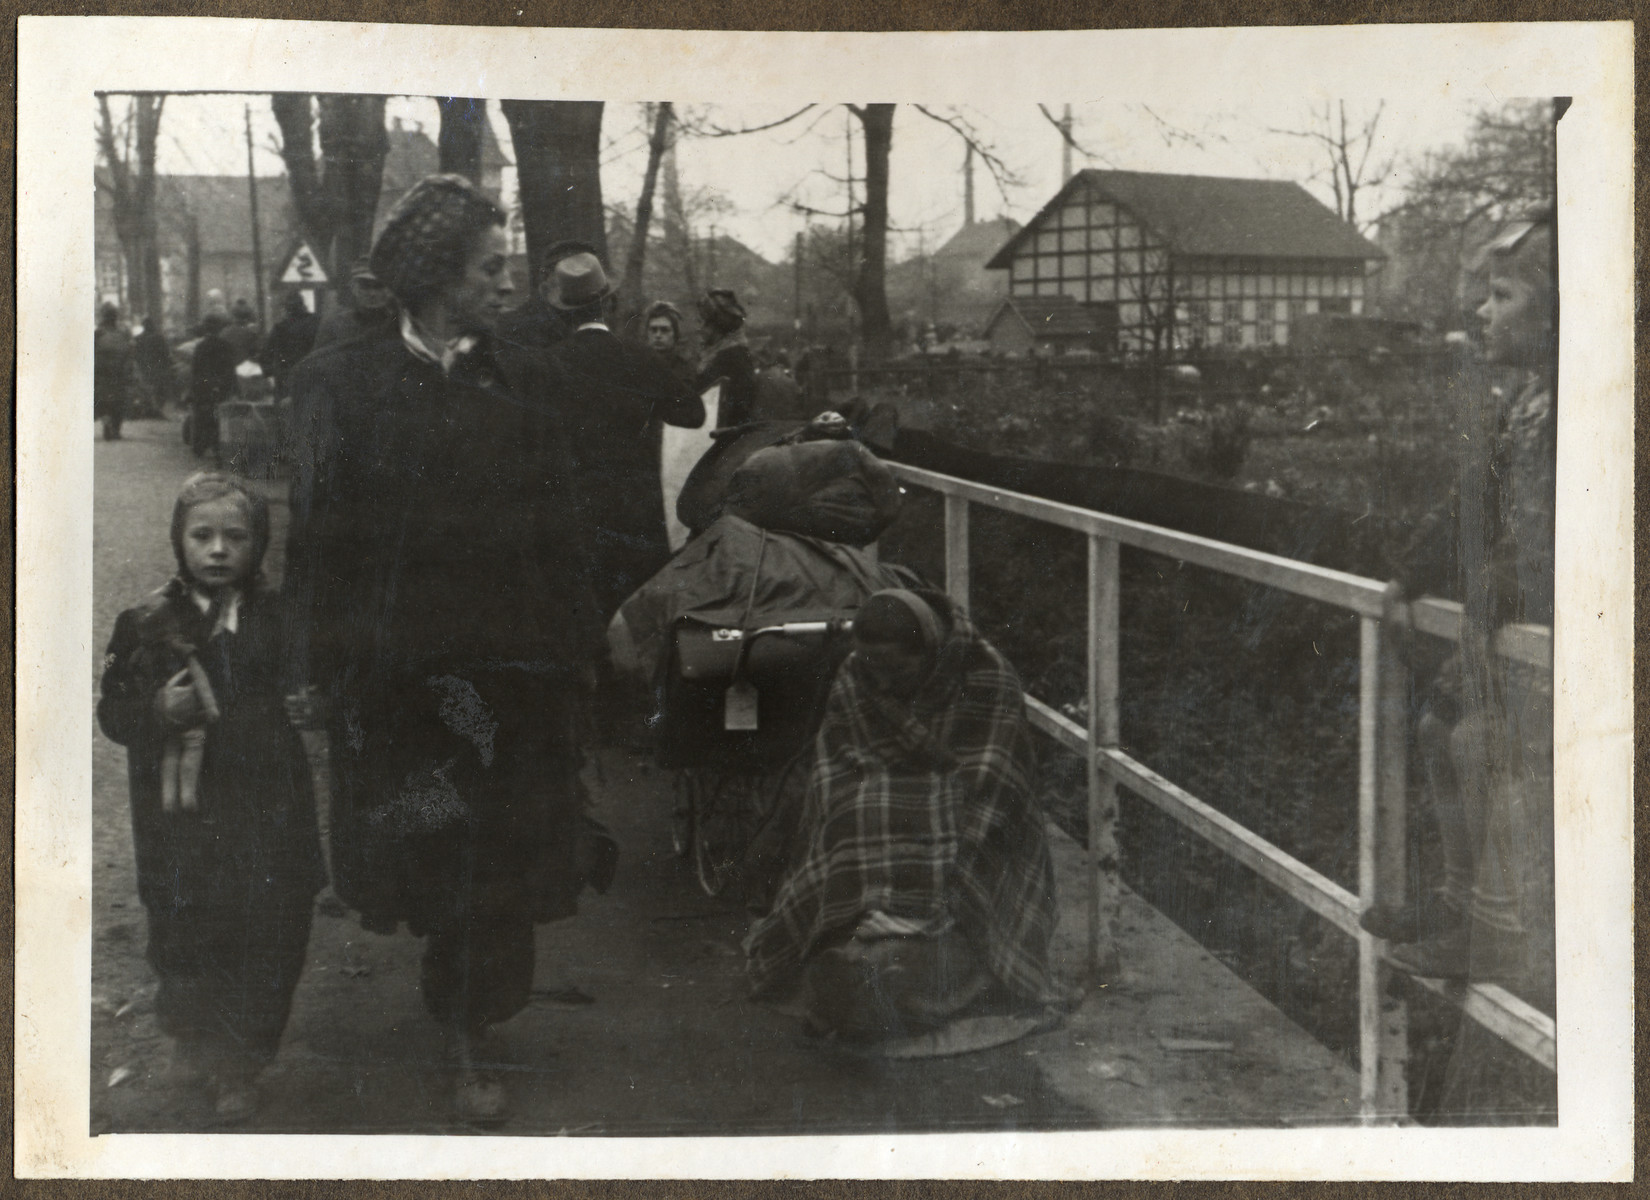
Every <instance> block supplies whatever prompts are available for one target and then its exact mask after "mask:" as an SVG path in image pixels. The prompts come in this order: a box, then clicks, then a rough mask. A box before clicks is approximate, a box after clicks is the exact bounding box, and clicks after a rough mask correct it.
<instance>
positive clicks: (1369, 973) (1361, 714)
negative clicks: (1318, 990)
mask: <svg viewBox="0 0 1650 1200" xmlns="http://www.w3.org/2000/svg"><path fill="white" fill-rule="evenodd" d="M1380 681H1381V626H1380V623H1379V622H1377V621H1375V620H1372V619H1371V618H1369V617H1364V618H1363V619H1361V620H1360V621H1359V622H1358V907H1359V908H1360V909H1363V908H1368V907H1370V906H1371V905H1373V904H1374V903H1375V891H1376V858H1375V845H1376V841H1375V839H1376V821H1377V818H1378V813H1377V809H1376V798H1377V794H1378V792H1379V788H1380V756H1379V748H1380V699H1381V692H1380ZM1354 934H1355V936H1356V937H1357V939H1358V1103H1359V1111H1360V1114H1361V1116H1362V1117H1363V1119H1364V1121H1365V1123H1366V1124H1367V1123H1369V1122H1370V1121H1372V1120H1373V1119H1374V1117H1375V1115H1376V1110H1377V1107H1378V1105H1379V1103H1380V1083H1381V1078H1380V1072H1381V1039H1380V1030H1381V958H1380V947H1379V945H1378V943H1377V942H1376V939H1375V938H1373V937H1371V936H1370V935H1369V934H1368V933H1365V932H1364V931H1363V930H1362V929H1361V928H1360V929H1357V930H1355V931H1354Z"/></svg>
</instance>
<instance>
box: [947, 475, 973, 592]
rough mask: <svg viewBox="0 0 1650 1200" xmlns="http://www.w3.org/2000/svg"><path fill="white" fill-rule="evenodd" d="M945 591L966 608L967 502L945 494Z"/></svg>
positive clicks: (960, 497)
mask: <svg viewBox="0 0 1650 1200" xmlns="http://www.w3.org/2000/svg"><path fill="white" fill-rule="evenodd" d="M945 591H946V594H947V595H949V596H950V597H951V598H952V599H953V600H955V601H956V602H957V603H958V604H960V605H962V606H963V608H965V609H966V608H967V607H968V594H969V593H968V501H967V500H966V499H965V498H963V497H962V496H954V495H951V494H949V493H947V495H946V497H945Z"/></svg>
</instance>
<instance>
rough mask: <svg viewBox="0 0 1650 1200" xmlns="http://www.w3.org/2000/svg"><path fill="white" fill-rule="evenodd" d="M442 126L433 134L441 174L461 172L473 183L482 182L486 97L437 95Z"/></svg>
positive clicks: (457, 173) (458, 173)
mask: <svg viewBox="0 0 1650 1200" xmlns="http://www.w3.org/2000/svg"><path fill="white" fill-rule="evenodd" d="M436 103H437V104H438V105H440V106H441V129H440V131H439V132H438V133H437V134H436V142H435V145H436V152H437V154H438V155H439V156H440V163H441V170H442V172H443V173H444V174H451V175H462V176H464V177H465V178H466V179H468V180H470V181H471V182H472V183H477V184H479V183H480V182H481V147H482V144H483V143H482V122H484V121H485V120H486V119H487V101H485V100H474V99H470V98H469V97H466V96H440V97H437V99H436Z"/></svg>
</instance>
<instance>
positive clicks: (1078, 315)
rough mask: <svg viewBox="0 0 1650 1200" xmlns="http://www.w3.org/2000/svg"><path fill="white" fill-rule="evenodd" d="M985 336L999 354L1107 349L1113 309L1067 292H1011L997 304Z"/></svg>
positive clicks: (1114, 334) (1111, 337)
mask: <svg viewBox="0 0 1650 1200" xmlns="http://www.w3.org/2000/svg"><path fill="white" fill-rule="evenodd" d="M985 337H986V341H987V342H989V343H990V344H991V349H992V350H993V351H995V352H996V353H999V354H1069V353H1070V352H1072V351H1074V350H1107V349H1110V348H1111V347H1112V346H1114V345H1115V344H1116V341H1117V310H1116V307H1115V306H1111V305H1094V304H1083V303H1080V302H1079V301H1077V300H1074V299H1072V298H1071V297H1070V296H1014V297H1010V298H1009V299H1007V300H1004V301H1003V302H1002V303H1001V304H1000V305H998V306H997V311H996V312H995V313H993V314H992V315H991V320H989V321H987V322H986V326H985Z"/></svg>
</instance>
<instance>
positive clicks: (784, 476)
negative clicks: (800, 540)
mask: <svg viewBox="0 0 1650 1200" xmlns="http://www.w3.org/2000/svg"><path fill="white" fill-rule="evenodd" d="M879 415H880V414H879ZM859 433H860V429H859V427H858V426H857V425H856V424H855V423H854V422H852V421H851V420H850V418H849V417H845V416H844V415H843V414H841V413H837V412H825V413H821V414H820V415H819V416H817V417H815V418H814V419H813V420H812V421H809V422H806V423H802V424H799V423H798V422H795V421H759V422H752V423H751V424H748V425H742V426H739V427H738V428H736V429H732V430H728V431H726V432H725V433H722V434H720V435H719V436H718V437H717V440H716V444H715V445H714V446H712V447H711V449H710V450H709V451H708V452H707V453H706V454H705V456H704V458H702V459H701V460H700V461H699V463H698V465H697V466H695V467H694V469H693V471H692V473H691V474H690V475H689V476H688V478H687V481H686V482H685V483H684V484H683V486H682V494H681V496H680V497H679V498H678V499H677V502H676V515H677V517H678V518H679V519H680V520H681V522H682V523H683V524H684V525H686V526H687V527H688V528H689V529H690V530H692V531H693V533H694V534H696V535H697V534H700V533H703V532H704V531H705V530H706V529H709V528H710V526H711V525H712V524H713V523H714V522H715V521H716V519H717V518H718V517H720V516H721V515H722V514H723V513H725V512H731V513H733V514H734V515H736V516H740V517H743V518H744V519H745V520H747V521H750V522H751V523H752V524H754V525H756V526H758V527H760V528H762V529H768V530H773V531H776V532H781V533H801V534H806V535H807V536H809V537H817V538H823V539H824V540H826V541H832V542H845V543H847V544H848V545H850V546H868V545H870V544H871V543H872V542H874V541H876V540H877V538H878V537H880V536H881V535H882V532H883V530H885V529H887V528H888V526H889V525H890V524H892V523H893V520H894V518H895V517H896V516H897V515H898V514H899V500H900V490H899V484H898V483H897V482H895V480H894V476H893V473H892V472H891V471H889V470H888V468H887V466H885V465H884V464H883V462H882V461H881V460H880V459H879V458H877V456H876V455H875V454H873V453H872V452H871V451H870V450H869V449H867V448H866V447H865V445H864V444H863V443H862V442H861V441H860V440H859V437H858V436H857V435H858V434H859Z"/></svg>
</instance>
